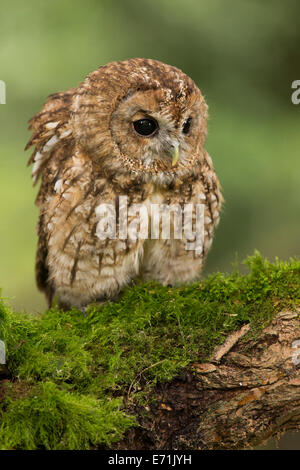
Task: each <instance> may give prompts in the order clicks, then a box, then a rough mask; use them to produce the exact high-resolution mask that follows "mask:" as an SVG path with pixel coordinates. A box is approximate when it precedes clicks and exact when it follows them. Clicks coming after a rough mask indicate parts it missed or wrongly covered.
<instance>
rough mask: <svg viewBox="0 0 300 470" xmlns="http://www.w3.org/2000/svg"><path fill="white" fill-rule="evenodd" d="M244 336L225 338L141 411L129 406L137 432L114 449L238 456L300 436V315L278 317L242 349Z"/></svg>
mask: <svg viewBox="0 0 300 470" xmlns="http://www.w3.org/2000/svg"><path fill="white" fill-rule="evenodd" d="M247 331H248V325H245V326H244V327H243V328H242V329H241V330H240V331H238V332H236V333H234V334H233V335H230V336H229V337H228V339H227V341H225V343H224V344H223V345H222V347H221V348H219V349H218V350H217V351H216V353H215V354H214V355H213V357H212V362H208V363H204V364H192V365H191V366H190V367H188V368H187V369H186V370H185V372H184V373H182V374H181V375H180V377H177V378H176V379H174V380H172V382H170V383H165V384H163V385H160V386H158V387H157V388H156V390H155V393H154V394H153V398H154V401H153V402H152V403H153V404H152V405H151V406H150V407H149V408H148V409H147V410H145V408H143V407H141V406H135V408H134V409H130V406H129V409H130V411H131V413H132V412H134V414H135V415H136V416H137V418H138V421H139V424H140V427H137V428H133V429H130V430H129V431H128V433H127V435H126V437H125V439H123V440H122V441H121V442H119V443H118V444H117V445H116V448H117V449H245V448H253V447H254V446H257V445H258V444H261V443H263V442H264V441H266V440H267V439H268V438H269V437H271V436H277V437H279V436H280V435H281V434H282V433H284V432H285V431H288V430H289V431H291V430H294V431H295V430H299V429H300V365H299V364H300V342H299V343H298V342H297V340H299V339H300V321H299V312H281V313H280V314H279V315H278V316H277V317H276V318H275V319H274V320H273V321H272V323H271V324H270V325H269V326H268V327H267V328H265V329H264V330H263V332H262V333H261V334H260V335H259V336H258V337H257V338H256V339H248V340H245V339H244V340H243V341H241V340H242V338H243V336H244V335H245V334H246V333H247ZM295 345H296V346H297V345H298V346H297V347H295ZM297 348H298V349H297ZM217 362H218V363H217ZM149 402H150V400H149Z"/></svg>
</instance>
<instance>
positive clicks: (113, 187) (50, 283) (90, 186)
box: [26, 58, 223, 309]
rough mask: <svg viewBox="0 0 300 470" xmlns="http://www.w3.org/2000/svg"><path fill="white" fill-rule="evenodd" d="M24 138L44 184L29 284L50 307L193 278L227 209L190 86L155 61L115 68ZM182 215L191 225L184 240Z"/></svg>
mask: <svg viewBox="0 0 300 470" xmlns="http://www.w3.org/2000/svg"><path fill="white" fill-rule="evenodd" d="M29 129H30V130H32V131H33V135H32V137H31V139H30V141H29V142H28V144H27V146H26V149H27V148H29V147H30V146H34V151H33V154H32V156H31V158H30V160H29V162H28V164H33V167H32V177H33V182H34V184H35V183H37V181H38V180H39V179H40V180H41V185H40V189H39V192H38V196H37V199H36V204H37V206H38V207H39V210H40V213H39V220H38V226H37V233H38V247H37V255H36V280H37V285H38V288H39V289H40V290H42V291H43V292H44V293H45V295H46V298H47V300H48V303H49V305H51V303H52V300H53V298H54V297H55V298H56V299H57V302H58V303H59V306H60V307H61V308H63V309H68V308H70V307H71V306H74V307H76V308H79V309H85V308H86V306H87V305H88V304H90V303H93V302H99V303H101V302H103V301H105V300H107V299H114V298H115V297H116V296H117V295H118V293H119V292H120V290H121V289H122V288H123V287H125V286H126V285H128V284H130V283H132V281H137V280H141V281H150V280H156V281H158V282H159V283H162V284H163V285H171V286H172V285H176V284H182V283H186V282H189V281H192V280H194V279H196V278H197V277H198V276H199V274H200V273H201V270H202V268H203V263H204V261H205V258H206V255H207V252H208V250H209V248H210V246H211V243H212V239H213V232H214V228H215V227H216V226H217V224H218V222H219V214H220V209H221V205H222V200H223V198H222V195H221V190H220V184H219V181H218V178H217V176H216V173H215V171H214V168H213V164H212V160H211V158H210V156H209V155H208V154H207V152H206V151H205V148H204V145H205V139H206V133H207V105H206V103H205V100H204V98H203V96H202V94H201V92H200V90H199V88H198V87H197V86H196V85H195V83H194V82H193V80H192V79H191V78H189V77H188V76H187V75H185V74H184V73H183V72H182V71H181V70H179V69H177V68H175V67H172V66H169V65H166V64H164V63H161V62H159V61H157V60H151V59H141V58H136V59H129V60H126V61H118V62H111V63H109V64H107V65H104V66H102V67H100V68H98V69H97V70H96V71H94V72H92V73H90V74H89V75H88V76H87V78H86V79H85V80H84V81H83V82H82V83H81V84H80V85H79V86H78V87H77V88H72V89H70V90H68V91H65V92H61V93H55V94H52V95H50V96H49V98H48V100H47V101H46V103H45V105H44V107H43V108H42V110H41V112H39V113H38V114H36V115H35V116H34V117H33V118H32V119H31V120H30V121H29ZM153 208H154V209H155V210H154V209H153ZM168 208H169V209H170V208H171V209H170V210H168ZM174 208H175V209H174ZM198 208H200V209H201V210H200V209H199V211H198ZM173 209H174V210H173ZM197 211H198V212H199V214H200V215H199V214H198V212H197ZM180 212H181V216H182V214H184V215H186V218H187V219H188V220H189V222H191V224H190V230H187V231H186V232H184V231H183V230H182V233H181V235H180V234H179V230H177V229H178V227H179V228H180V220H179V216H180ZM108 213H109V217H108ZM141 213H142V214H143V217H141ZM187 214H189V218H188V216H187ZM197 214H198V215H199V217H198V218H197ZM166 220H168V221H169V223H170V230H169V232H168V236H161V235H162V232H163V229H164V228H165V227H164V225H165V222H166ZM154 222H155V223H156V225H155V224H154ZM154 225H155V227H156V229H157V230H156V233H154V235H153V233H152V228H153V226H154ZM186 225H187V223H186V221H183V222H182V221H181V227H182V226H184V227H185V226H186ZM195 225H196V226H197V227H198V228H197V229H195ZM134 227H135V228H140V229H141V227H142V230H140V231H139V230H134V229H133V228H134ZM150 229H151V230H150ZM175 229H176V230H175ZM197 230H198V232H201V233H202V235H203V236H201V237H198V238H199V240H200V239H201V240H200V241H199V243H198V244H197V243H196V245H197V246H196V247H195V239H197ZM108 235H109V236H108ZM141 235H142V236H141ZM193 237H194V238H193ZM193 240H194V244H193Z"/></svg>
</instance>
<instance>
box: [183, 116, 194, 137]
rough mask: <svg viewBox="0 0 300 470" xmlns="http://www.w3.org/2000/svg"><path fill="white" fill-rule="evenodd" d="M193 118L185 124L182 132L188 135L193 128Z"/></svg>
mask: <svg viewBox="0 0 300 470" xmlns="http://www.w3.org/2000/svg"><path fill="white" fill-rule="evenodd" d="M191 122H192V118H188V119H187V120H186V121H185V123H184V124H183V128H182V132H183V133H184V134H188V133H189V130H190V127H191Z"/></svg>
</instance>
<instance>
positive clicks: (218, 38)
mask: <svg viewBox="0 0 300 470" xmlns="http://www.w3.org/2000/svg"><path fill="white" fill-rule="evenodd" d="M299 17H300V3H299V2H298V1H296V0H294V1H293V0H288V1H285V2H282V0H273V1H268V2H267V1H266V2H262V1H259V0H243V1H242V0H227V1H226V2H225V1H224V0H223V1H222V0H207V1H199V0H180V1H179V0H152V1H150V0H139V1H136V0H119V1H114V0H111V1H108V0H106V1H105V0H97V1H96V0H85V1H82V0H81V1H79V0H68V1H66V0H52V1H51V2H46V1H41V0H39V1H38V0H28V1H26V2H25V1H24V0H23V1H21V0H12V1H10V2H8V1H6V0H2V1H1V4H0V79H1V80H4V81H5V82H6V86H7V104H6V105H0V209H1V223H0V286H1V287H2V288H3V295H4V296H5V297H8V298H9V299H10V302H11V304H13V305H14V306H15V307H16V308H18V309H26V310H28V311H29V310H31V311H40V310H43V309H44V308H45V305H46V304H45V301H44V299H43V296H42V295H41V294H40V293H39V292H38V291H37V289H36V287H35V281H34V257H35V248H36V234H35V225H36V221H37V209H36V208H35V206H34V199H35V195H36V191H37V188H35V189H33V188H32V185H31V181H30V169H29V168H26V162H27V160H28V158H29V153H28V154H27V155H25V154H24V152H23V148H24V146H25V144H26V141H27V140H28V138H29V133H28V131H27V120H28V119H29V118H30V117H31V116H32V115H33V114H35V113H36V112H38V111H39V110H40V108H41V106H42V105H43V103H44V101H45V99H46V97H47V96H48V95H49V94H50V93H53V92H56V91H61V90H65V89H68V88H70V87H73V86H76V85H77V84H78V83H79V82H80V81H82V80H83V79H84V77H85V76H86V75H87V74H88V73H89V72H91V71H92V70H94V69H96V68H97V67H99V66H100V65H103V64H105V63H106V62H109V61H112V60H122V59H126V58H130V57H151V58H155V59H159V60H162V61H164V62H166V63H169V64H172V65H175V66H177V67H179V68H181V69H182V70H183V71H184V72H186V73H187V74H188V75H190V76H191V77H192V78H193V79H194V80H195V82H196V83H197V84H198V86H199V87H200V89H201V90H202V92H203V94H204V95H205V97H206V99H207V102H208V104H209V108H210V121H209V136H208V141H207V149H208V151H209V152H210V154H211V156H212V158H213V161H214V164H215V167H216V170H217V172H218V175H219V178H220V180H221V183H222V186H223V192H224V196H225V199H226V205H225V208H224V211H223V217H222V218H221V224H220V227H219V229H218V232H217V236H216V239H215V242H214V244H213V248H212V251H211V253H210V255H209V258H208V262H207V265H206V270H205V274H208V273H209V272H213V271H216V270H222V271H230V270H231V269H232V262H233V261H234V259H235V258H236V254H237V256H238V259H239V260H242V259H243V258H244V257H245V256H246V255H248V254H251V253H252V252H253V250H254V249H258V250H260V251H261V252H262V254H263V255H265V256H267V257H269V258H270V259H274V258H275V257H276V256H278V257H279V258H282V259H288V258H289V257H290V256H297V255H299V229H300V224H299V210H300V197H299V172H300V159H299V156H300V155H299V144H300V119H299V118H300V105H298V106H295V105H293V104H292V102H291V93H292V89H291V83H292V81H294V80H296V79H300V60H299V44H300V28H299ZM274 445H275V444H273V446H274ZM289 446H290V447H292V448H297V446H298V448H299V434H298V435H294V436H293V437H287V438H285V439H284V440H283V441H281V447H282V448H284V447H285V448H289Z"/></svg>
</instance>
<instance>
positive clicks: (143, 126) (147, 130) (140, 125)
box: [133, 119, 158, 137]
mask: <svg viewBox="0 0 300 470" xmlns="http://www.w3.org/2000/svg"><path fill="white" fill-rule="evenodd" d="M133 127H134V130H135V131H136V132H137V133H138V134H140V135H144V136H147V137H149V136H150V135H153V134H154V132H155V131H156V129H158V124H157V122H156V121H155V119H139V120H138V121H134V123H133Z"/></svg>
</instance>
